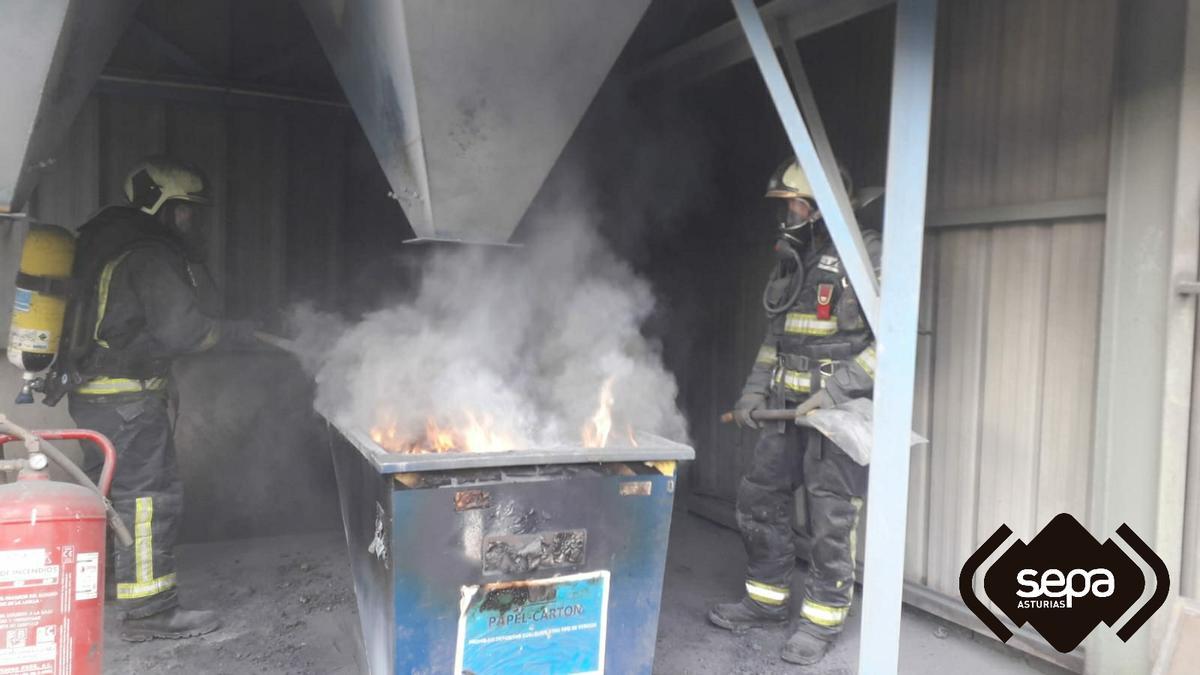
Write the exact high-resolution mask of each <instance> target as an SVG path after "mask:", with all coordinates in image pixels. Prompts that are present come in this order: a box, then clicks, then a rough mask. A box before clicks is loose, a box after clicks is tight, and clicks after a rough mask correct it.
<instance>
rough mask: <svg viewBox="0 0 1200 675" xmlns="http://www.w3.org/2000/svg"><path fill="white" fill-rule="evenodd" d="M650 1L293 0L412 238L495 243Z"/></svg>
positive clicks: (509, 225) (524, 206)
mask: <svg viewBox="0 0 1200 675" xmlns="http://www.w3.org/2000/svg"><path fill="white" fill-rule="evenodd" d="M648 4H649V0H619V1H614V2H594V1H593V0H555V1H554V2H545V1H544V0H503V1H500V0H497V1H494V2H477V1H475V0H303V6H304V9H305V12H306V13H307V15H308V18H309V21H310V22H311V23H312V25H313V28H314V30H315V32H316V34H317V37H318V38H319V39H320V41H321V44H322V45H323V47H324V49H325V53H326V55H327V56H328V58H329V60H330V62H331V63H332V64H333V67H334V71H335V72H336V73H337V76H338V79H339V80H340V81H341V83H342V88H343V89H344V90H345V93H346V97H347V98H348V99H349V100H350V104H351V105H352V106H353V108H354V111H355V114H356V115H357V116H358V120H359V122H360V123H361V124H362V127H363V129H364V130H365V132H366V135H367V138H368V139H369V140H370V142H371V146H372V148H373V149H374V151H375V154H376V155H377V156H378V158H379V163H380V165H381V166H382V167H383V170H384V173H386V174H387V177H388V180H389V182H390V183H391V185H392V190H393V194H394V196H395V197H396V199H398V200H399V202H400V204H401V206H402V207H403V208H404V212H405V215H407V217H408V220H409V222H410V223H411V225H412V227H413V230H414V231H415V232H416V234H417V237H418V238H419V239H437V240H455V241H469V242H480V243H503V242H506V241H507V240H508V238H509V236H510V235H511V234H512V232H513V230H514V229H515V228H516V226H517V223H518V222H519V221H520V219H521V217H522V215H524V213H525V210H526V209H527V208H528V206H529V203H530V202H531V201H532V200H533V197H534V195H535V194H536V193H537V191H538V189H539V188H540V187H541V185H542V182H543V181H544V180H545V178H546V175H547V174H548V173H549V171H550V168H551V166H552V165H553V164H554V162H555V160H556V159H557V158H558V156H559V154H560V152H561V151H562V149H563V146H565V145H566V143H567V140H568V139H569V138H570V136H571V133H572V132H573V131H574V130H575V127H576V125H577V124H578V123H579V120H580V119H581V118H582V116H583V113H584V111H585V110H586V109H587V107H588V105H589V104H590V103H591V101H592V98H593V97H594V96H595V94H596V91H597V90H598V89H599V87H600V84H601V83H602V82H603V80H604V78H605V76H606V75H607V74H608V71H609V70H610V69H611V68H612V65H613V62H614V61H615V60H616V58H617V56H618V54H619V53H620V51H621V49H622V47H623V46H624V45H625V42H626V40H627V39H628V37H629V35H630V34H631V33H632V32H633V29H634V27H635V26H636V25H637V23H638V21H639V20H640V18H641V16H642V14H643V12H644V11H645V9H646V6H647V5H648Z"/></svg>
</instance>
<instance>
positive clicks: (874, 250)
mask: <svg viewBox="0 0 1200 675" xmlns="http://www.w3.org/2000/svg"><path fill="white" fill-rule="evenodd" d="M814 227H815V226H814ZM863 240H864V243H865V244H866V248H867V253H868V255H869V256H870V258H871V263H872V265H873V267H874V268H875V274H876V276H878V274H879V259H880V251H881V242H880V237H879V233H878V232H875V231H872V230H867V231H865V232H864V233H863ZM800 260H801V266H800V269H791V268H792V267H794V264H789V263H783V262H781V263H780V264H781V265H785V266H786V267H784V268H782V269H781V270H780V273H779V274H777V275H776V277H775V278H774V280H773V281H772V282H771V283H770V284H769V285H768V288H767V290H766V297H767V299H768V300H771V301H772V304H781V303H783V302H785V301H786V300H785V299H786V298H788V297H790V296H791V293H792V292H794V291H795V286H794V284H800V285H801V287H800V290H799V294H798V295H797V296H796V299H795V301H794V302H792V303H791V305H790V306H788V307H786V308H783V309H782V311H780V312H779V313H778V314H775V315H774V316H768V323H767V335H766V338H765V339H764V340H763V343H762V347H761V348H760V349H759V350H758V354H757V356H756V358H755V361H754V366H753V368H752V369H751V371H750V375H749V377H748V378H747V379H746V385H745V387H744V388H743V390H742V396H750V395H759V396H764V397H766V398H768V399H771V398H776V400H782V402H785V403H797V402H800V401H803V400H804V399H806V398H808V397H809V396H810V395H812V394H813V393H815V392H816V391H818V390H819V389H825V390H827V391H828V393H829V395H830V396H831V397H832V398H833V400H834V402H835V403H841V402H843V401H846V400H849V399H852V398H859V397H864V396H868V397H869V396H870V395H871V391H872V389H873V388H874V385H875V337H874V335H872V333H871V329H870V326H869V325H868V324H867V322H866V319H865V317H864V316H863V313H862V309H861V307H860V306H859V303H858V297H857V295H856V294H855V292H854V289H853V288H852V287H851V286H850V281H849V279H848V278H847V277H846V272H845V270H844V269H843V267H842V261H841V259H840V258H839V257H838V253H837V249H836V248H834V245H833V242H832V240H831V239H830V238H829V236H828V234H826V233H825V231H824V228H823V227H821V228H820V229H819V230H818V232H816V233H815V238H814V243H813V245H812V246H811V247H809V248H808V249H807V250H805V251H802V252H801V253H800Z"/></svg>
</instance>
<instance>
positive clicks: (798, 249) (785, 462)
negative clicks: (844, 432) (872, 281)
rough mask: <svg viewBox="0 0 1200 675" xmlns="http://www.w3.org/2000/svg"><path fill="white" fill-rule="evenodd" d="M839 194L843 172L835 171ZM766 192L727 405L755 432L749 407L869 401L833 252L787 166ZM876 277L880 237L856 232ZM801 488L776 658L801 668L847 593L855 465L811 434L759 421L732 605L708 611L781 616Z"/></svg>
mask: <svg viewBox="0 0 1200 675" xmlns="http://www.w3.org/2000/svg"><path fill="white" fill-rule="evenodd" d="M842 179H843V181H844V182H845V183H846V189H847V192H850V191H851V187H850V184H849V176H848V175H847V174H846V173H845V172H844V171H843V172H842ZM766 196H767V197H769V198H772V199H778V200H780V207H781V209H780V210H781V213H780V218H781V222H780V232H779V239H778V241H777V243H776V245H775V253H776V255H777V258H778V263H777V265H776V266H775V268H774V271H773V272H772V274H771V277H770V281H769V282H768V284H767V288H766V290H765V292H764V294H763V306H764V309H765V310H766V314H767V322H768V323H767V336H766V339H765V340H764V341H763V344H762V347H761V348H760V349H759V351H758V355H757V358H756V359H755V362H754V366H753V367H752V368H751V371H750V375H749V377H748V378H747V380H746V385H745V387H744V389H743V390H742V395H741V398H740V399H739V400H738V402H737V404H736V406H735V410H734V419H735V421H737V423H738V424H739V425H741V426H744V427H746V426H748V427H753V428H759V427H760V424H759V423H758V422H756V421H755V420H753V419H752V418H751V412H752V411H754V410H756V409H759V408H776V409H778V408H795V410H796V414H797V415H804V414H806V413H807V412H809V411H811V410H813V409H816V408H824V407H830V406H833V405H836V404H838V403H842V402H844V401H846V400H849V399H852V398H859V397H864V396H870V395H871V390H872V388H873V386H874V374H875V343H874V337H873V336H872V334H871V330H870V328H869V327H868V325H867V323H866V321H865V319H864V317H863V314H862V311H861V309H860V308H859V304H858V300H857V296H856V295H855V293H854V289H853V288H852V287H851V286H850V283H849V281H848V279H847V277H846V273H845V270H844V269H843V267H842V263H841V260H840V259H839V257H838V253H837V250H836V249H835V248H834V245H833V242H832V241H831V240H830V238H829V235H828V233H827V232H826V230H825V226H824V224H823V222H822V220H821V214H820V211H818V210H817V205H816V202H815V200H814V199H813V194H812V190H811V188H810V187H809V183H808V180H807V178H806V177H805V175H804V173H803V171H802V170H801V169H800V167H799V165H798V164H797V163H796V162H795V161H794V160H793V161H788V162H785V163H784V164H783V166H781V167H780V168H779V170H778V171H776V172H775V174H774V175H773V176H772V178H771V181H770V183H769V185H768V188H767V194H766ZM863 235H864V240H865V243H866V247H867V251H868V253H869V255H870V257H871V261H872V263H873V265H874V266H875V268H876V274H878V265H879V252H880V239H879V235H878V233H876V232H873V231H866V232H864V233H863ZM801 486H803V488H804V495H805V499H806V505H807V513H808V520H809V531H810V533H811V535H812V551H811V555H810V564H809V573H808V578H807V580H806V582H805V585H804V596H803V597H802V598H799V599H798V600H799V606H798V607H797V608H796V609H797V610H798V611H797V614H798V618H797V630H796V631H795V633H794V635H793V636H792V637H791V639H789V640H788V642H787V644H786V646H785V647H784V649H783V653H782V657H783V659H784V660H786V661H789V662H792V663H798V664H804V665H811V664H814V663H817V662H818V661H820V660H821V659H822V658H823V657H824V656H825V654H826V653H827V652H828V650H829V648H830V646H831V645H832V642H833V640H834V639H835V638H836V637H837V635H838V634H839V633H840V632H841V630H842V626H843V624H844V623H845V620H846V615H847V613H848V612H849V610H850V604H851V601H852V600H853V595H854V565H855V555H856V550H855V548H856V541H855V530H856V528H857V526H858V520H859V512H860V510H861V508H862V503H863V497H864V496H865V495H866V489H867V469H866V467H864V466H860V465H858V464H856V463H855V462H854V461H853V460H852V459H851V458H850V457H849V456H848V455H847V454H846V453H845V452H843V451H842V450H841V449H840V448H838V447H837V446H836V445H834V444H833V443H831V442H830V441H829V440H828V439H826V438H825V437H823V436H821V435H820V434H819V433H817V432H816V431H815V430H812V429H807V428H802V427H799V426H797V425H795V424H792V423H790V422H787V423H763V424H762V425H761V436H760V437H759V440H758V444H757V446H755V449H754V458H753V460H752V461H751V464H750V467H749V468H748V469H747V471H746V474H745V476H743V478H742V480H741V483H740V485H739V488H738V494H737V523H738V529H739V530H740V531H741V534H742V540H743V543H744V544H745V547H746V553H747V556H748V558H749V562H748V565H747V570H746V593H745V596H744V597H743V598H742V599H741V601H739V602H735V603H728V604H721V605H717V606H716V607H714V608H713V609H712V610H711V611H710V612H709V620H710V621H712V623H714V624H716V625H718V626H720V627H722V628H727V629H729V630H742V629H745V628H748V627H751V626H757V625H767V624H774V623H782V622H785V621H787V620H788V619H789V618H790V617H791V614H792V612H791V611H790V610H789V608H790V607H792V606H793V605H794V604H795V603H794V602H793V599H792V588H791V580H792V570H793V568H794V567H795V564H796V549H795V546H794V543H793V537H794V534H793V531H792V520H793V514H794V513H795V509H794V503H793V500H794V497H793V495H794V491H795V490H796V489H797V488H798V487H801Z"/></svg>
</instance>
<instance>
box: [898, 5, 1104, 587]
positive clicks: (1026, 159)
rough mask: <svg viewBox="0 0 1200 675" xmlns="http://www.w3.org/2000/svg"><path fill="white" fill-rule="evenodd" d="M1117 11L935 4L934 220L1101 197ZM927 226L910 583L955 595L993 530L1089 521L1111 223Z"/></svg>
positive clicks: (1028, 532)
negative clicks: (928, 333)
mask: <svg viewBox="0 0 1200 675" xmlns="http://www.w3.org/2000/svg"><path fill="white" fill-rule="evenodd" d="M1114 4H1115V3H1113V2H1054V3H1043V2H1023V1H1022V2H1017V1H1008V2H1003V3H995V2H986V1H981V2H962V3H953V4H949V5H947V6H946V7H945V11H944V15H943V21H942V24H943V25H942V33H941V40H942V41H941V43H940V50H941V51H940V52H939V72H938V84H937V94H936V100H935V119H934V124H935V127H934V129H935V131H934V138H935V145H934V149H933V156H932V161H933V167H932V174H931V181H930V185H931V194H930V205H931V209H932V210H949V209H969V208H978V207H988V206H997V205H1010V204H1032V205H1035V204H1037V203H1041V202H1047V201H1051V200H1058V199H1067V198H1078V197H1103V196H1104V194H1105V191H1106V179H1107V166H1108V161H1107V157H1108V138H1109V129H1108V120H1109V114H1110V110H1111V88H1110V83H1111V80H1112V73H1111V69H1112V59H1113V54H1112V46H1113V43H1114V39H1113V36H1114V30H1115V23H1114V18H1115V15H1114ZM930 234H931V236H930V242H929V245H930V246H931V247H932V248H933V249H935V250H936V253H935V258H934V260H933V261H932V264H933V265H934V266H935V267H934V270H933V273H932V279H931V282H932V285H933V286H934V290H933V291H932V294H933V296H932V297H935V298H936V301H935V303H934V307H933V314H934V315H935V317H934V319H933V336H932V342H933V347H932V354H931V364H930V367H931V370H932V377H931V379H930V385H931V386H930V389H928V390H926V391H924V392H922V394H923V395H924V397H926V398H927V399H928V400H929V402H930V408H931V410H932V423H931V425H930V427H929V436H930V440H931V443H930V445H929V447H928V448H927V449H925V450H922V451H919V452H918V461H917V462H916V463H915V465H914V468H919V469H921V470H924V471H927V472H928V479H927V484H928V486H929V489H928V493H927V494H928V496H927V501H922V500H921V499H920V497H919V496H917V498H916V501H914V502H913V503H912V504H911V508H913V509H917V510H919V511H920V510H924V511H925V513H927V517H926V518H925V519H921V518H917V519H915V520H914V521H912V524H913V525H915V526H916V527H917V529H916V530H915V531H914V530H911V529H910V533H911V535H910V536H912V540H911V544H910V555H909V568H908V570H907V575H908V578H909V579H910V580H913V581H917V582H921V583H924V584H927V585H928V586H930V587H931V588H933V589H935V590H938V591H940V592H943V593H946V594H948V595H954V594H956V593H957V586H958V574H959V571H960V569H961V567H962V563H963V561H964V560H965V559H966V557H967V556H968V555H970V553H971V552H973V551H974V550H975V548H976V547H977V546H978V545H979V544H980V543H982V541H983V540H984V539H985V538H986V537H987V536H989V535H990V534H991V533H992V532H993V531H994V530H995V529H996V528H997V527H999V526H1000V525H1001V524H1006V525H1008V526H1009V527H1011V528H1012V529H1013V531H1014V532H1016V534H1017V535H1019V536H1022V537H1029V536H1032V535H1033V534H1034V533H1036V531H1037V529H1038V528H1039V527H1041V525H1043V524H1044V523H1045V522H1046V521H1047V520H1048V519H1049V518H1051V517H1053V516H1054V515H1055V514H1057V513H1060V512H1063V511H1065V512H1069V513H1072V514H1074V515H1076V516H1077V517H1078V518H1079V519H1080V520H1081V521H1082V522H1085V523H1086V522H1088V520H1087V516H1088V513H1087V509H1088V494H1087V490H1088V485H1089V476H1090V465H1091V435H1092V413H1093V407H1094V406H1093V387H1094V381H1095V358H1096V341H1097V337H1098V322H1099V306H1100V303H1099V300H1100V270H1101V263H1102V255H1103V251H1102V242H1103V223H1102V221H1100V220H1098V219H1094V220H1079V221H1059V222H1037V221H1034V222H1023V223H1018V224H1009V225H1003V226H995V227H988V226H981V227H963V228H956V229H953V230H941V231H932V232H930ZM925 453H927V454H928V457H927V458H926V457H924V456H922V455H924V454H925ZM922 530H923V531H922ZM922 543H924V546H925V551H924V552H923V553H924V554H923V555H922V554H921V553H920V552H914V551H912V550H911V546H920V545H921V544H922ZM922 563H923V564H922Z"/></svg>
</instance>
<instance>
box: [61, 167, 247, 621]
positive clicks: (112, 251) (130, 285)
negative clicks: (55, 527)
mask: <svg viewBox="0 0 1200 675" xmlns="http://www.w3.org/2000/svg"><path fill="white" fill-rule="evenodd" d="M207 188H208V186H207V185H206V183H205V179H204V176H203V175H202V174H201V173H200V172H199V171H198V170H197V169H195V168H193V167H191V166H188V165H186V164H184V163H182V162H177V161H174V160H171V159H168V158H164V157H151V158H147V159H146V160H143V161H142V162H140V163H139V164H138V165H137V166H135V167H134V169H133V170H132V171H131V172H130V173H129V177H128V178H127V179H126V181H125V196H126V198H127V199H128V201H129V203H128V205H121V206H110V207H107V208H105V209H103V210H101V211H100V212H99V213H97V214H96V215H95V216H93V217H92V218H91V219H90V220H89V221H88V222H87V223H85V224H84V225H82V226H81V227H80V229H79V238H78V245H77V254H76V258H75V262H74V267H73V270H72V276H73V278H74V280H75V282H76V283H77V284H78V286H77V289H78V290H77V295H76V299H75V300H74V301H73V303H74V304H73V306H72V309H71V310H69V316H68V320H67V321H68V324H69V327H68V329H67V337H66V338H65V339H66V340H67V341H68V346H67V347H66V351H65V352H64V355H63V358H60V361H61V363H60V364H59V365H57V366H56V368H57V369H58V372H59V373H60V374H59V375H58V377H57V378H56V381H59V382H64V383H69V384H67V385H66V386H67V389H68V390H69V391H67V394H68V395H69V405H70V413H71V417H72V418H74V420H75V423H76V424H77V425H78V426H79V427H81V428H85V429H94V430H96V431H99V432H100V433H102V434H104V435H105V436H107V437H108V438H109V439H111V440H112V442H113V444H114V445H115V446H116V449H117V458H118V461H117V471H116V474H115V476H114V478H113V482H112V492H111V498H112V502H113V506H114V507H116V509H117V511H118V512H119V513H120V514H121V517H122V518H123V519H124V520H125V522H126V523H129V524H131V526H132V527H131V528H130V529H132V530H133V534H134V545H133V546H132V547H129V548H124V547H115V550H114V551H113V559H112V567H111V568H110V574H109V579H110V581H111V582H115V583H114V584H112V585H111V588H110V592H112V591H113V590H115V596H116V598H117V601H118V605H119V606H120V607H121V609H122V610H123V611H124V621H123V623H122V627H121V637H122V638H124V639H127V640H132V641H140V640H148V639H152V638H156V637H163V638H181V637H189V636H194V635H202V634H205V633H208V632H211V631H213V630H216V629H217V628H218V627H219V626H220V621H219V620H218V618H217V615H216V613H214V612H203V611H188V610H184V609H182V608H180V607H179V602H178V598H177V594H176V578H175V553H174V548H175V539H176V534H177V532H178V531H179V526H180V520H181V515H182V507H183V501H182V500H183V486H182V483H181V481H180V478H179V469H178V466H177V463H176V457H175V445H174V441H173V434H174V429H173V421H172V419H171V416H170V415H169V413H168V398H169V395H168V391H169V390H170V389H171V388H170V387H169V376H170V372H169V371H170V366H171V361H172V359H174V358H175V357H177V356H179V355H182V354H187V353H193V352H199V351H203V350H206V349H209V348H211V347H214V346H216V345H217V344H218V343H222V344H247V343H249V342H251V341H252V340H253V328H252V327H251V326H250V325H248V324H246V323H243V322H231V321H223V320H221V319H219V318H217V317H218V316H219V302H218V300H217V294H216V291H215V287H214V285H213V283H212V281H211V278H210V277H209V275H208V273H207V271H206V269H205V268H204V265H203V264H202V263H201V262H200V259H199V256H198V255H197V251H198V250H199V247H198V246H197V244H198V243H199V242H200V241H201V240H202V237H203V234H204V233H203V227H202V224H201V221H202V217H203V211H204V210H205V206H206V205H207V204H208V203H209V197H208V192H207ZM70 326H73V328H71V327H70ZM47 402H50V403H52V402H53V401H51V400H50V399H49V397H48V401H47ZM84 450H85V453H84V469H85V470H87V471H88V472H89V473H90V474H92V478H93V480H95V479H96V478H97V476H98V473H99V470H100V466H101V457H100V455H99V452H98V449H96V448H92V447H90V446H87V445H86V444H85V448H84Z"/></svg>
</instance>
